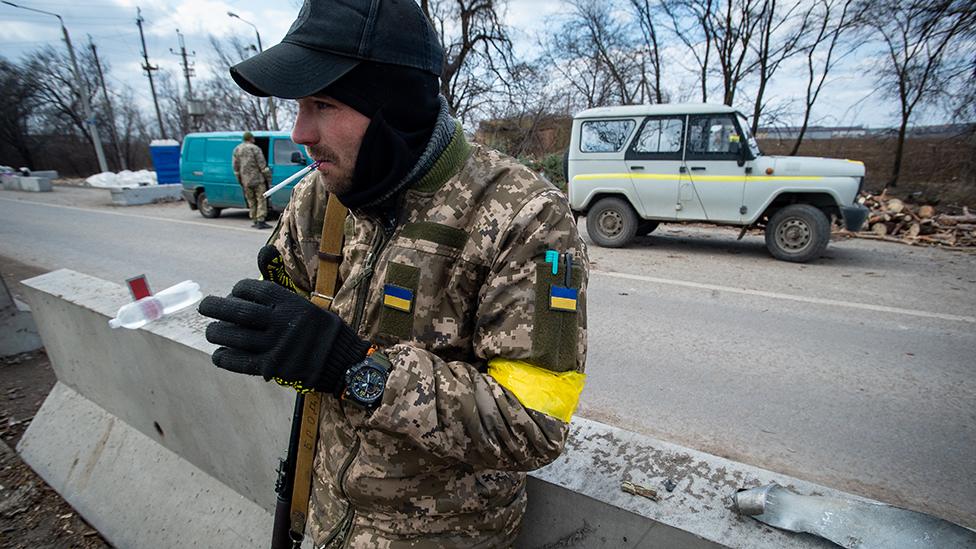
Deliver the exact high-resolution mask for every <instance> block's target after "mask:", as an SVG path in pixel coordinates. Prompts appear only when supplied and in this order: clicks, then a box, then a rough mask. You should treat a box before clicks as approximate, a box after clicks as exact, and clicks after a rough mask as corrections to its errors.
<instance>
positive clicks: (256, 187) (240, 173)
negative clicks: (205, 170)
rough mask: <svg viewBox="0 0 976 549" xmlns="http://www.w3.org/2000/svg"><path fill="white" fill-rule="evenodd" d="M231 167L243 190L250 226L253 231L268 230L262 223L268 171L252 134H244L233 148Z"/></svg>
mask: <svg viewBox="0 0 976 549" xmlns="http://www.w3.org/2000/svg"><path fill="white" fill-rule="evenodd" d="M233 166H234V176H235V177H237V182H238V183H240V184H241V188H243V189H244V199H245V200H247V208H248V210H249V213H250V216H251V221H252V222H253V224H252V226H253V227H254V228H255V229H268V228H270V227H271V225H268V224H267V223H265V222H264V218H265V217H267V215H268V203H267V201H266V200H265V198H264V191H266V190H268V182H269V181H268V179H269V177H268V176H269V175H270V170H269V169H268V164H267V162H265V161H264V154H263V153H262V152H261V148H260V147H258V146H257V145H255V144H254V134H252V133H251V132H244V140H243V141H242V142H241V144H240V145H238V146H236V147H234V157H233Z"/></svg>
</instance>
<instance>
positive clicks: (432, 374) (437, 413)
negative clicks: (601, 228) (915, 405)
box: [269, 129, 588, 548]
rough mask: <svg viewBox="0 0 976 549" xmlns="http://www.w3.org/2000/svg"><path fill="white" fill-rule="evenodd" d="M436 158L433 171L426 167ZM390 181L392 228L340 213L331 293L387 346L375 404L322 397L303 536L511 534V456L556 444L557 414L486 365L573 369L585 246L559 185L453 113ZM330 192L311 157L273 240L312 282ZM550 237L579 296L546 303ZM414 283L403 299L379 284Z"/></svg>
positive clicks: (479, 541)
mask: <svg viewBox="0 0 976 549" xmlns="http://www.w3.org/2000/svg"><path fill="white" fill-rule="evenodd" d="M435 172H436V174H435ZM428 175H431V177H425V178H424V179H422V180H421V181H420V182H419V183H417V184H415V185H414V186H413V187H411V188H410V189H409V190H408V191H406V192H405V193H404V196H403V199H402V202H401V207H400V209H399V221H398V222H397V223H396V224H395V226H394V227H392V228H391V229H390V230H389V231H384V230H383V229H382V225H381V224H380V223H379V222H378V221H377V220H376V219H373V218H371V217H369V216H368V215H365V214H363V213H361V212H357V213H353V214H351V215H350V217H348V218H347V220H346V239H345V246H344V250H343V262H342V265H341V268H340V274H341V277H342V279H343V284H342V287H341V289H340V291H339V292H338V294H337V295H336V298H335V302H334V303H333V308H332V309H333V310H334V311H335V312H336V313H338V314H339V315H340V316H341V317H342V318H343V319H344V320H346V321H347V322H349V323H350V324H351V325H352V326H354V327H355V328H356V329H357V330H358V332H359V334H360V336H362V337H364V338H366V339H368V340H370V341H372V342H374V343H376V344H377V345H378V346H379V347H380V348H381V349H382V350H383V352H384V353H385V354H386V355H387V356H388V357H389V359H390V360H391V362H392V365H393V369H392V371H391V373H390V377H389V379H388V381H387V386H386V391H385V393H384V396H383V401H382V404H381V405H380V406H379V407H377V408H376V409H375V410H373V411H372V412H371V413H370V411H368V410H364V409H363V408H361V407H359V406H357V405H356V404H353V403H350V402H345V401H340V400H338V399H333V398H326V399H324V401H323V411H322V417H321V423H320V428H319V433H320V435H319V437H320V438H319V444H318V449H317V456H316V459H315V464H314V471H315V474H314V479H313V495H312V509H311V517H310V521H309V523H310V526H309V529H310V533H311V536H312V538H313V541H314V543H315V546H316V547H321V546H326V547H342V546H347V547H381V548H401V547H486V548H487V547H509V546H511V544H512V542H513V540H514V539H515V536H516V535H517V533H518V528H519V525H520V522H521V517H522V514H523V512H524V510H525V504H526V497H525V471H530V470H533V469H536V468H538V467H540V466H542V465H545V464H547V463H549V462H551V461H552V460H553V459H555V458H556V457H557V456H558V455H559V453H560V452H561V450H562V448H563V445H564V443H565V440H566V434H567V428H568V426H567V424H565V423H563V422H562V421H560V420H558V419H555V418H553V417H550V416H548V415H545V414H543V413H541V412H537V411H534V410H529V409H526V408H525V407H524V406H522V404H521V403H520V402H519V400H518V398H517V397H516V396H515V395H514V394H513V393H512V392H510V391H509V390H508V389H505V388H503V387H502V386H501V385H499V384H498V382H496V381H495V380H494V379H493V378H492V377H491V376H490V375H488V374H487V373H486V372H487V365H488V361H489V360H490V359H492V358H495V357H503V358H508V359H512V360H523V361H526V362H529V363H531V364H534V365H537V366H543V367H545V368H548V369H549V370H552V371H560V372H561V371H571V370H572V371H579V372H582V371H583V368H584V361H585V355H586V315H585V309H586V307H585V288H586V281H587V265H588V262H587V255H586V250H585V247H584V244H583V242H582V240H581V239H580V237H579V234H578V232H577V229H576V224H575V222H574V220H573V216H572V213H571V211H570V209H569V205H568V203H567V201H566V198H565V197H564V196H563V194H562V193H561V192H560V191H558V190H557V189H555V188H554V187H553V186H552V185H551V184H549V183H548V182H547V181H545V180H544V179H542V178H540V177H539V176H537V175H536V174H535V173H533V172H532V171H530V170H529V169H527V168H525V167H524V166H522V165H521V164H519V163H518V162H516V161H515V160H513V159H511V158H508V157H505V156H503V155H501V154H500V153H498V152H496V151H492V150H489V149H486V148H483V147H481V146H478V145H470V146H469V145H468V144H467V143H465V142H464V138H463V136H462V134H461V132H460V129H458V131H457V132H456V133H455V137H454V139H453V141H452V142H451V143H450V145H449V146H448V147H447V149H446V150H445V152H444V153H442V155H441V157H440V159H439V161H438V162H437V163H436V164H435V166H434V168H433V169H432V170H431V174H428ZM326 200H327V196H326V192H325V190H324V187H323V185H322V181H321V179H320V178H319V175H318V172H313V173H312V175H310V176H308V177H306V178H305V180H303V181H302V182H301V183H300V184H299V185H298V186H297V187H296V188H295V191H294V193H293V194H292V198H291V201H290V203H289V205H288V207H287V208H286V210H285V212H284V213H283V214H282V217H281V219H280V220H279V223H278V226H277V227H276V229H275V232H274V234H273V235H272V236H271V239H270V240H269V242H270V243H271V244H273V245H274V246H275V247H277V248H278V249H279V251H280V252H281V254H282V259H283V263H284V265H285V269H286V270H287V272H288V274H289V276H290V277H291V278H292V279H293V281H294V282H295V284H296V285H297V286H298V287H299V288H300V289H302V290H304V291H308V290H310V289H311V288H312V287H313V286H314V284H313V282H314V280H315V273H316V269H317V265H318V260H317V256H316V252H317V250H318V240H319V235H320V233H321V227H322V221H323V216H324V211H325V203H326ZM547 250H556V251H558V252H569V253H570V254H572V257H573V264H574V265H575V267H574V269H573V277H572V285H573V286H574V287H576V288H578V289H579V299H578V304H579V306H578V309H577V311H576V312H564V311H552V310H550V309H549V306H548V299H549V295H548V290H549V287H550V286H551V285H552V284H554V283H560V284H561V283H562V282H561V281H562V280H563V275H564V271H563V270H562V269H561V270H560V272H559V275H558V276H556V277H553V276H552V275H551V271H550V269H551V265H550V264H548V263H545V255H546V251H547ZM387 284H393V285H395V286H397V287H400V288H405V289H407V290H409V291H411V292H412V295H413V298H412V300H411V306H410V308H409V311H402V310H397V309H395V308H392V307H389V306H385V305H384V287H385V285H387Z"/></svg>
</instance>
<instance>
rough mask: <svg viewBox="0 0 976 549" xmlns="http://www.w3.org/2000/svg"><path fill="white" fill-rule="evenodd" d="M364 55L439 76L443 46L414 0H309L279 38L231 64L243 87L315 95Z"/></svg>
mask: <svg viewBox="0 0 976 549" xmlns="http://www.w3.org/2000/svg"><path fill="white" fill-rule="evenodd" d="M362 61H369V62H376V63H386V64H391V65H399V66H403V67H410V68H414V69H419V70H422V71H427V72H430V73H432V74H434V75H435V76H440V74H441V69H442V67H443V64H444V52H443V50H442V49H441V45H440V42H439V41H438V40H437V35H436V34H435V33H434V29H433V27H431V25H430V22H429V21H428V20H427V16H425V15H424V13H423V11H421V9H420V6H419V5H417V2H416V1H415V0H305V4H304V5H302V9H301V11H299V12H298V18H297V19H295V22H294V23H292V25H291V28H290V29H288V33H287V34H285V37H284V38H283V39H282V40H281V43H280V44H277V45H275V46H272V47H271V48H268V49H267V50H265V51H264V52H262V53H259V54H257V55H255V56H254V57H251V58H249V59H246V60H244V61H242V62H240V63H238V64H237V65H234V66H233V67H231V68H230V74H231V76H232V77H233V78H234V81H235V82H237V85H238V86H240V87H241V88H243V89H244V91H246V92H248V93H250V94H252V95H257V96H259V97H267V96H269V95H272V96H275V97H281V98H284V99H296V98H299V97H307V96H309V95H313V94H315V93H317V92H319V91H321V90H323V89H324V88H326V87H327V86H329V85H330V84H332V83H333V82H335V81H336V80H337V79H338V78H340V77H341V76H342V75H344V74H346V73H347V72H349V71H350V70H352V69H353V68H354V67H355V66H356V65H358V64H359V63H360V62H362Z"/></svg>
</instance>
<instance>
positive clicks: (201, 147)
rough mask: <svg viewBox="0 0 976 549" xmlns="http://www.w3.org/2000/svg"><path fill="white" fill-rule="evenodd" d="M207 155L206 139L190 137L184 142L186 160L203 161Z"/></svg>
mask: <svg viewBox="0 0 976 549" xmlns="http://www.w3.org/2000/svg"><path fill="white" fill-rule="evenodd" d="M206 157H207V141H206V140H204V139H190V140H189V141H187V143H186V161H187V162H203V160H204V159H205V158H206Z"/></svg>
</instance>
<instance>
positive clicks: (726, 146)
mask: <svg viewBox="0 0 976 549" xmlns="http://www.w3.org/2000/svg"><path fill="white" fill-rule="evenodd" d="M738 142H739V131H738V130H737V129H736V126H735V123H734V122H733V121H732V116H731V115H725V114H723V115H711V116H692V117H691V121H690V122H689V125H688V154H689V155H695V156H697V157H702V158H707V157H710V156H728V155H730V154H734V153H733V150H732V149H733V144H735V143H738Z"/></svg>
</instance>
